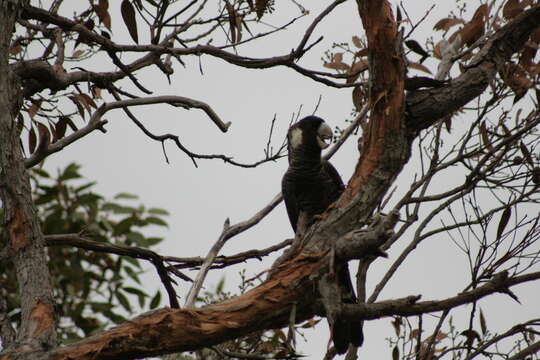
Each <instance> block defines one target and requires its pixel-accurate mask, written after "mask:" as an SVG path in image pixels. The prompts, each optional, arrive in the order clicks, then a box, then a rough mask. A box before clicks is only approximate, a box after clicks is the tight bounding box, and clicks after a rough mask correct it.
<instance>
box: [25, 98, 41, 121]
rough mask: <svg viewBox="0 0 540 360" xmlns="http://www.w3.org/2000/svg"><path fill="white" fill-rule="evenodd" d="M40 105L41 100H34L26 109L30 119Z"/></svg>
mask: <svg viewBox="0 0 540 360" xmlns="http://www.w3.org/2000/svg"><path fill="white" fill-rule="evenodd" d="M40 106H41V101H34V102H33V103H32V105H31V106H30V108H29V109H28V115H29V116H30V119H33V118H34V116H36V114H37V112H38V111H39V108H40Z"/></svg>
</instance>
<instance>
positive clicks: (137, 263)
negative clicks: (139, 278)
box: [122, 256, 141, 269]
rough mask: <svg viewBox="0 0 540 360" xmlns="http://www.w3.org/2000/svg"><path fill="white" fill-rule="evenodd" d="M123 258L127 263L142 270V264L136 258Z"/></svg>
mask: <svg viewBox="0 0 540 360" xmlns="http://www.w3.org/2000/svg"><path fill="white" fill-rule="evenodd" d="M122 258H123V259H124V260H125V261H127V262H128V263H130V264H131V265H133V266H136V267H138V268H139V269H141V264H140V262H139V260H137V259H135V258H132V257H131V256H122Z"/></svg>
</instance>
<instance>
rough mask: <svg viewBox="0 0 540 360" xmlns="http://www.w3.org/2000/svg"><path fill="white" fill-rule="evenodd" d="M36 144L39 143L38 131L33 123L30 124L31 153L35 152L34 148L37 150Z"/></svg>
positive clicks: (29, 140)
mask: <svg viewBox="0 0 540 360" xmlns="http://www.w3.org/2000/svg"><path fill="white" fill-rule="evenodd" d="M36 144H37V136H36V131H35V130H34V127H33V126H32V124H30V131H28V151H30V154H33V153H34V150H36Z"/></svg>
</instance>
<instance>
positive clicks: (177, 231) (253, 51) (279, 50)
mask: <svg viewBox="0 0 540 360" xmlns="http://www.w3.org/2000/svg"><path fill="white" fill-rule="evenodd" d="M44 3H46V2H44ZM110 3H111V11H112V13H113V16H112V18H113V32H114V39H115V40H116V41H118V39H124V40H125V41H124V43H130V42H131V40H130V39H129V36H128V35H127V31H126V30H125V28H124V25H123V23H122V22H121V20H120V16H119V14H118V12H119V7H120V2H119V1H111V2H110ZM277 3H278V4H277V12H276V14H274V15H273V16H272V17H270V18H269V19H268V20H267V21H269V22H271V23H272V24H274V25H279V24H282V23H283V22H284V21H286V18H287V17H286V15H287V14H281V13H280V7H281V6H283V8H285V7H287V8H289V9H290V8H291V7H294V6H293V5H292V4H291V3H289V2H288V1H285V2H283V5H282V4H281V3H282V2H277ZM393 3H395V2H393ZM432 3H436V4H437V6H436V8H435V9H434V11H433V14H432V15H431V16H430V17H429V18H428V19H427V20H426V21H425V23H423V24H422V25H421V26H419V27H418V29H417V30H416V32H415V35H414V36H413V37H414V38H416V39H418V40H419V42H420V43H423V41H424V39H426V38H427V37H429V36H432V35H433V36H436V37H437V38H438V37H440V36H441V34H434V33H433V31H432V27H433V24H434V23H435V22H436V21H437V20H438V19H440V18H441V17H443V16H444V15H446V14H448V12H449V10H450V9H451V8H453V7H454V6H455V2H453V1H414V0H409V1H403V4H404V6H405V8H406V9H407V11H408V12H409V15H410V16H411V18H412V20H413V21H417V20H419V19H420V18H421V17H422V16H423V15H424V13H425V12H426V11H427V10H428V9H429V8H430V6H431V5H432ZM469 3H471V5H470V9H471V11H474V9H475V8H476V7H477V6H478V5H479V4H480V2H479V1H470V2H469ZM302 4H303V5H304V6H305V7H306V8H308V9H309V10H310V15H309V16H308V17H305V18H302V19H300V20H299V21H298V22H297V23H295V24H294V25H293V26H292V27H291V28H290V29H289V30H287V31H283V32H279V33H277V34H275V35H274V36H272V37H271V38H270V39H263V40H262V41H260V42H254V43H253V44H252V45H249V46H246V47H241V48H239V52H240V54H244V55H249V56H254V57H264V56H271V55H281V54H284V53H287V52H288V51H290V49H292V48H294V47H296V46H297V44H298V42H299V40H300V38H301V37H302V35H303V33H304V31H305V28H306V26H307V25H308V24H310V23H311V21H312V19H313V18H314V17H315V16H317V15H318V14H319V13H320V11H321V10H322V9H323V7H325V6H327V4H329V1H303V2H302ZM216 6H217V5H216ZM63 11H64V12H63V13H64V14H65V15H70V14H71V12H70V11H68V9H67V8H66V9H64V10H63ZM357 14H358V13H357V10H356V6H355V2H354V1H351V0H349V1H348V2H346V3H345V4H343V5H340V6H339V7H338V9H336V10H335V11H334V13H333V14H332V15H331V16H330V17H328V18H327V19H326V20H324V21H323V22H322V23H321V24H320V26H319V27H318V30H317V31H316V32H315V34H314V35H313V37H312V39H317V38H318V36H320V35H324V37H325V39H324V41H323V42H322V43H320V44H319V45H317V46H316V47H315V48H314V49H312V50H311V52H310V53H309V54H308V55H307V56H306V57H305V58H304V59H303V60H302V62H301V64H302V65H303V66H305V67H307V68H313V69H322V67H321V65H322V62H321V57H322V55H323V53H324V51H325V50H328V49H329V48H330V46H331V44H332V43H333V42H346V41H350V39H351V37H352V36H353V35H361V34H362V26H361V23H360V19H359V16H358V15H357ZM142 28H143V26H142V24H140V27H139V32H140V34H141V35H140V38H141V43H144V42H145V41H147V40H148V38H147V37H146V36H145V35H144V34H143V32H142V31H141V29H142ZM120 42H122V41H120ZM411 58H412V59H416V55H411ZM183 60H184V61H185V62H186V67H185V68H183V67H182V66H180V65H178V64H177V63H176V64H175V65H174V68H175V73H174V75H173V76H172V85H170V86H169V85H168V83H167V80H166V78H165V77H164V76H162V74H161V73H160V72H158V71H156V70H155V69H152V70H151V71H148V70H146V71H142V72H140V73H137V77H138V78H139V80H140V81H141V82H142V84H144V85H145V86H146V87H147V88H150V89H151V90H153V91H154V93H155V95H159V94H163V95H180V96H186V97H190V98H193V99H197V100H201V101H204V102H206V103H208V104H210V105H211V106H212V107H213V108H214V110H215V111H216V112H217V113H218V114H219V115H220V116H221V118H222V119H224V120H225V121H231V122H232V126H231V128H230V130H229V132H228V133H226V134H223V133H221V132H220V131H219V130H218V129H217V128H216V127H215V125H214V124H213V123H212V122H211V121H210V120H209V119H208V118H207V117H206V116H205V114H204V113H203V112H202V111H198V110H191V111H186V110H183V109H177V108H169V107H167V106H147V107H138V108H136V109H134V112H135V113H136V114H137V116H138V117H139V119H140V120H142V121H143V123H144V124H146V125H147V126H148V128H149V129H151V130H152V131H154V132H155V133H166V132H167V133H174V134H177V135H179V136H180V139H181V141H182V142H183V144H184V145H186V146H187V147H188V148H189V149H191V150H192V151H195V152H200V153H223V154H227V155H233V156H234V157H235V159H236V160H238V161H242V162H253V161H256V160H258V159H260V158H262V157H263V156H264V154H263V149H264V148H265V146H266V140H267V135H268V130H269V126H270V123H271V121H272V119H273V117H274V115H275V116H276V117H277V126H276V129H275V130H274V145H275V147H278V146H279V144H280V143H281V141H282V139H283V137H284V136H285V133H286V130H287V126H288V124H289V121H290V118H291V116H292V114H293V113H295V112H296V111H297V110H298V108H299V106H302V115H309V114H311V113H312V112H313V109H314V108H315V106H316V104H317V101H318V98H319V96H322V100H321V103H320V106H319V108H318V111H317V115H318V116H320V117H322V118H324V119H326V121H327V122H328V123H329V124H330V126H335V125H338V126H341V127H343V126H344V125H345V120H346V119H351V116H350V113H351V109H352V102H351V90H350V89H334V88H329V87H326V86H324V85H322V84H320V83H317V82H314V81H313V80H310V79H307V78H303V77H302V76H301V75H299V74H297V73H295V72H293V71H292V70H289V69H286V68H275V69H269V70H248V69H243V68H236V67H234V66H232V65H229V64H227V63H225V62H223V61H221V60H218V59H212V58H210V57H203V58H201V64H202V68H203V70H204V75H201V74H200V72H199V70H198V68H199V59H198V58H195V57H191V58H186V57H184V58H183ZM425 64H426V65H427V66H428V67H430V68H431V69H432V70H433V71H435V69H436V61H435V60H433V59H429V60H427V61H426V62H425ZM99 66H103V68H102V69H100V70H101V71H105V70H112V69H113V67H112V66H111V65H107V64H104V65H99ZM66 67H67V68H68V69H69V64H68V65H66ZM127 84H128V83H127V82H126V86H128V85H127ZM105 118H107V119H108V120H109V124H108V125H107V126H106V128H107V130H108V133H107V134H106V135H104V134H102V133H101V132H96V133H94V134H91V135H90V136H88V137H87V138H85V139H83V140H81V141H79V142H78V143H76V144H74V145H71V146H70V147H69V148H68V149H66V150H64V151H62V152H61V153H59V154H56V155H52V156H51V157H50V158H49V159H47V161H46V162H45V168H46V169H48V170H50V171H53V170H54V169H57V168H58V167H64V166H65V165H67V164H68V163H70V162H77V163H80V164H82V165H83V168H82V173H83V174H84V175H85V176H87V177H88V179H89V180H95V181H97V186H96V190H97V192H99V193H102V194H105V195H106V196H109V197H112V196H113V195H114V194H116V193H119V192H129V193H134V194H138V195H139V196H140V198H141V201H142V202H143V203H145V204H146V205H149V206H156V207H162V208H165V209H167V210H168V211H169V212H170V213H171V216H170V218H169V219H168V222H169V224H170V228H169V229H168V231H160V232H159V233H160V234H161V235H162V236H164V237H165V238H166V241H164V242H163V243H162V244H160V246H159V247H158V250H159V252H160V253H161V254H165V255H174V256H203V255H205V254H206V252H207V251H208V249H209V248H210V247H211V246H212V244H213V243H214V242H215V240H216V239H217V237H218V235H219V233H220V231H221V229H222V225H223V222H224V220H225V219H226V218H230V220H231V223H232V224H234V223H237V222H239V221H242V220H245V219H247V218H249V217H251V216H252V215H253V214H254V213H255V212H256V211H258V210H259V209H260V208H262V207H263V206H264V205H265V204H267V203H268V202H269V201H270V200H271V199H272V198H273V197H274V195H276V194H277V193H278V192H279V191H280V180H281V176H282V174H283V172H284V171H285V169H286V166H287V163H286V160H285V159H282V160H280V161H278V162H276V163H268V164H264V165H261V166H260V167H258V168H256V169H241V168H237V167H232V166H230V165H225V164H223V163H222V162H220V161H219V160H212V161H204V160H201V161H199V162H198V164H199V167H198V168H195V167H194V166H193V164H192V162H191V160H190V159H189V158H187V157H186V156H185V155H184V154H183V153H181V152H180V151H179V150H177V149H175V147H174V146H173V145H172V144H168V145H167V153H168V156H169V159H170V164H167V163H166V162H165V160H164V157H163V155H162V150H161V145H160V144H159V143H156V142H154V141H152V140H150V139H148V138H147V137H145V136H144V134H142V133H141V132H140V131H139V130H138V129H137V128H136V127H135V126H134V125H133V124H132V123H131V122H130V121H129V119H127V118H126V117H125V116H124V114H123V112H122V111H121V110H117V111H114V112H110V113H108V114H107V115H106V116H105ZM457 124H458V125H456V126H459V121H458V122H457ZM356 160H357V150H356V145H355V141H354V140H352V141H349V143H348V145H346V146H345V147H344V148H343V149H342V150H341V151H340V152H339V153H338V154H337V155H336V156H335V157H334V159H333V160H332V162H333V163H334V165H335V166H336V167H337V169H338V170H339V172H340V173H341V175H342V177H343V178H344V179H345V181H347V180H348V179H349V177H350V175H351V174H352V171H353V169H354V165H355V164H356ZM411 167H414V161H412V162H411V163H410V164H409V165H408V168H407V171H408V172H409V174H410V173H411ZM409 182H410V176H409V177H408V179H407V176H404V177H400V179H399V180H398V186H400V187H402V188H405V187H408V184H409ZM440 185H441V186H445V184H440ZM292 236H293V233H292V230H291V228H290V225H289V222H288V219H287V216H286V212H285V209H284V206H283V205H280V206H279V207H278V208H276V209H275V210H274V211H273V212H272V214H270V215H269V216H268V217H267V218H266V219H264V221H262V223H261V224H260V225H259V226H257V227H256V228H254V229H252V230H249V231H247V232H245V233H243V234H241V235H240V236H237V237H235V238H233V239H232V240H230V243H229V244H227V246H226V247H225V248H224V250H223V253H224V254H232V253H236V252H238V251H243V250H247V249H254V248H257V249H262V248H265V247H267V246H270V245H273V244H276V243H278V242H281V241H282V240H284V239H286V238H290V237H292ZM398 248H399V246H398V247H397V248H396V249H391V251H390V259H389V260H382V259H381V260H379V261H378V262H379V263H378V264H377V265H376V266H374V268H373V270H372V271H371V272H370V279H372V280H370V281H369V286H373V285H374V284H375V283H376V280H377V279H378V277H379V276H380V275H381V274H383V273H384V270H385V269H386V267H387V266H389V265H390V264H391V261H392V260H393V258H395V256H397V254H399V251H398V250H397V249H398ZM442 254H444V256H443V255H442ZM458 254H459V253H458V250H457V248H456V247H455V246H454V245H453V244H452V243H451V242H450V241H449V239H448V238H447V237H445V236H441V238H440V241H436V242H435V241H430V242H428V243H426V244H423V245H422V246H421V247H420V248H419V249H418V251H417V254H416V255H414V256H411V258H410V259H409V260H408V261H407V262H406V264H405V266H404V267H403V268H402V269H401V270H400V274H398V275H396V276H395V278H394V279H393V280H392V282H391V283H390V284H389V285H388V286H387V287H386V290H385V291H384V292H383V293H382V295H381V297H380V298H381V299H387V298H394V297H401V296H406V295H411V294H423V298H424V299H436V298H443V297H445V296H451V295H454V294H456V293H457V292H459V291H460V290H462V288H463V285H464V284H465V283H466V278H465V276H466V274H467V271H466V270H464V271H460V267H461V266H464V265H465V263H464V261H465V259H464V258H463V257H458ZM453 255H455V257H452V256H453ZM446 259H456V260H452V261H451V262H450V261H447V260H446ZM272 260H273V258H272V259H266V260H265V261H264V262H262V263H259V262H258V261H250V262H249V263H247V264H245V265H242V266H236V267H232V268H229V269H226V270H220V271H219V272H214V273H212V274H211V276H210V277H209V278H208V280H207V282H206V283H205V285H206V286H207V288H210V289H211V288H212V287H213V285H215V283H216V282H217V281H218V280H219V279H220V278H221V277H226V282H227V285H228V286H229V288H230V289H231V290H235V289H236V284H237V283H238V279H239V277H238V271H239V270H240V269H242V268H243V267H245V268H246V269H247V272H248V276H249V275H255V274H257V273H258V272H260V271H262V270H264V269H266V268H268V266H269V265H270V264H271V262H272ZM441 260H443V261H441ZM192 275H195V274H194V273H193V274H192ZM146 281H147V282H148V287H149V288H153V287H158V286H160V284H159V279H158V278H157V277H156V276H155V275H154V272H153V271H152V270H150V271H149V273H148V276H146ZM535 289H536V293H534V292H530V294H536V295H534V296H529V297H528V298H527V297H523V298H522V299H521V300H522V302H523V303H524V305H531V304H533V303H534V301H538V295H537V294H538V293H539V292H538V291H539V290H540V289H539V287H538V285H535ZM186 290H187V287H186V286H180V287H179V288H178V293H179V294H180V295H183V294H185V291H186ZM494 298H495V301H494V302H493V303H492V304H493V305H492V306H491V307H489V308H490V309H493V312H491V313H490V311H489V310H486V309H487V308H488V307H487V305H486V308H485V310H484V311H485V312H486V313H487V317H488V325H491V324H495V323H497V324H498V325H497V326H500V327H497V329H498V330H502V329H504V328H505V326H506V325H504V321H502V320H501V323H500V325H499V321H496V320H495V319H494V317H496V315H497V314H496V313H495V312H496V311H497V309H501V308H504V307H505V306H506V305H508V304H509V303H510V301H511V300H509V298H508V297H504V296H502V295H496V296H494ZM182 302H183V300H182ZM482 306H484V304H483V303H482ZM513 309H516V310H515V311H514V312H513V313H512V316H513V318H522V319H525V318H526V315H530V313H527V311H530V310H526V309H530V306H529V307H527V306H523V307H522V308H516V307H513ZM519 309H524V311H523V313H520V310H519ZM490 314H492V315H493V316H492V317H490ZM499 314H500V313H499ZM390 320H391V319H382V320H379V321H374V322H369V323H367V324H366V329H365V334H366V341H365V345H364V347H363V348H362V349H361V350H360V356H361V358H364V359H367V358H371V359H375V358H381V357H387V358H389V357H390V356H391V355H390V354H391V349H390V348H389V347H388V345H387V342H386V341H385V338H386V337H389V336H392V335H393V329H392V327H391V325H390ZM459 321H460V320H459V319H458V320H456V321H455V322H458V323H459ZM463 321H465V320H463ZM507 323H508V322H507ZM321 324H324V325H322V326H319V330H318V331H316V332H315V333H314V334H313V333H312V331H306V335H307V339H308V342H307V343H303V341H302V340H300V350H301V351H303V352H304V353H305V354H306V355H307V358H309V359H322V357H323V356H324V353H325V350H326V346H327V341H328V336H329V333H328V330H327V327H326V322H325V321H323V322H321ZM459 326H461V327H462V328H465V326H466V325H465V322H462V323H459Z"/></svg>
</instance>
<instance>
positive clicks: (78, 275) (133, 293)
mask: <svg viewBox="0 0 540 360" xmlns="http://www.w3.org/2000/svg"><path fill="white" fill-rule="evenodd" d="M79 170H80V166H79V165H77V164H70V165H69V166H67V167H66V168H65V169H63V170H62V171H59V174H58V175H57V176H56V177H51V175H50V174H49V173H47V172H46V171H44V170H42V169H33V170H32V180H33V183H34V186H33V188H34V191H33V196H34V200H35V204H36V206H37V209H38V213H39V218H40V220H41V223H42V229H43V232H44V234H46V235H48V234H72V233H75V234H80V235H82V236H84V237H87V238H89V239H91V240H94V241H98V242H103V243H109V244H115V245H127V246H138V247H143V248H149V247H152V246H154V245H156V244H158V243H159V242H161V241H162V238H159V237H147V236H145V235H144V234H143V233H142V232H141V231H142V230H143V229H146V228H148V227H150V226H152V225H158V226H167V223H166V222H165V221H164V220H163V217H164V216H166V215H167V212H166V211H165V210H163V209H159V208H149V209H147V208H145V206H144V205H138V206H136V207H134V206H131V205H128V204H127V203H129V202H132V201H133V200H135V199H137V197H136V196H135V195H131V194H127V193H121V194H118V195H116V196H115V198H114V201H106V200H105V199H104V198H103V197H102V196H101V195H99V194H96V193H95V192H93V191H92V187H93V186H94V184H95V183H94V182H89V183H84V182H83V181H82V180H84V179H83V177H82V176H81V174H80V172H79ZM48 254H49V259H50V261H49V268H50V271H51V275H52V278H53V284H54V289H55V294H54V296H55V299H56V306H57V314H58V315H59V317H60V321H59V323H60V328H61V329H60V330H61V332H60V333H61V336H62V337H63V339H64V340H67V341H70V340H76V339H78V338H80V337H81V336H88V335H89V334H91V333H93V332H95V331H98V330H100V329H102V328H103V327H105V326H107V325H108V324H110V323H111V322H112V323H119V322H123V321H125V317H124V316H126V315H128V316H129V315H132V314H133V313H135V312H139V311H140V309H143V310H144V309H153V308H155V307H157V306H158V305H159V303H160V300H161V295H160V292H159V290H158V291H157V292H156V293H155V294H154V295H153V296H150V295H149V294H147V292H146V291H145V287H144V286H143V285H142V283H141V280H140V278H139V276H140V274H141V273H142V272H143V267H142V266H141V263H140V262H139V261H138V260H137V259H133V258H129V257H123V256H116V255H111V254H108V253H100V252H94V251H87V250H84V249H78V248H73V247H67V246H51V247H49V248H48ZM6 267H7V268H6V270H7V271H3V272H2V273H1V274H0V282H1V285H2V286H1V288H3V290H4V291H5V294H3V295H4V296H5V297H6V300H7V302H8V309H11V311H10V316H11V320H12V321H14V322H17V321H18V320H19V317H20V312H19V310H18V309H20V306H19V301H20V300H19V297H18V292H17V288H16V279H15V274H14V271H13V269H12V267H11V264H7V265H6ZM135 299H137V300H136V301H137V302H138V307H139V308H140V309H136V308H134V305H133V302H134V300H135Z"/></svg>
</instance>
